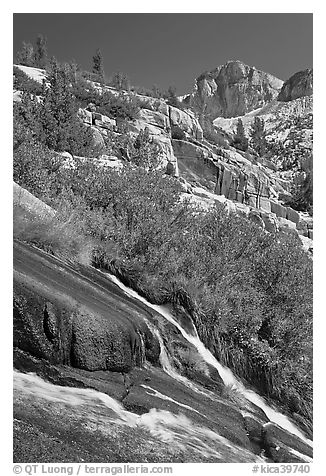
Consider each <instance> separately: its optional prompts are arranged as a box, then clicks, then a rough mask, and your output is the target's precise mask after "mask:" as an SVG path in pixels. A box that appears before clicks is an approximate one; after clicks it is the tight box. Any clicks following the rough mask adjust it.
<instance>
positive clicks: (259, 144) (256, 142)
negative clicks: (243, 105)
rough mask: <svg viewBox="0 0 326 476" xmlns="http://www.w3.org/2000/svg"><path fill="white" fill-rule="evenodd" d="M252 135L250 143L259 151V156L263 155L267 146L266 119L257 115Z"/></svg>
mask: <svg viewBox="0 0 326 476" xmlns="http://www.w3.org/2000/svg"><path fill="white" fill-rule="evenodd" d="M250 137H251V141H250V144H251V146H252V148H253V149H254V150H255V151H256V152H257V154H258V155H259V156H263V155H264V153H265V152H266V148H267V141H266V131H265V121H264V119H262V118H260V117H258V116H256V117H255V120H254V123H253V125H252V127H251V130H250Z"/></svg>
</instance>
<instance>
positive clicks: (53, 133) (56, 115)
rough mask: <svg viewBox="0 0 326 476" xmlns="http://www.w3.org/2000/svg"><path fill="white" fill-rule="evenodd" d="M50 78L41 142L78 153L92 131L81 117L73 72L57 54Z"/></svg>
mask: <svg viewBox="0 0 326 476" xmlns="http://www.w3.org/2000/svg"><path fill="white" fill-rule="evenodd" d="M47 80H48V83H49V85H48V86H47V87H45V86H44V100H43V103H42V104H41V106H40V123H41V129H42V132H41V137H40V139H41V142H43V143H45V144H46V145H47V146H48V147H49V148H50V149H54V150H57V151H63V150H67V151H68V152H71V153H73V154H75V153H77V154H78V151H79V150H82V149H83V147H86V146H87V145H88V144H89V143H90V142H91V132H90V131H89V130H86V129H85V128H84V126H83V125H82V124H81V123H80V121H79V120H78V118H77V104H76V101H75V98H74V96H73V93H72V88H71V83H70V78H69V75H68V74H67V72H66V71H65V68H64V67H62V66H60V65H59V64H58V62H57V61H56V59H55V58H52V59H51V62H50V67H49V73H48V77H47Z"/></svg>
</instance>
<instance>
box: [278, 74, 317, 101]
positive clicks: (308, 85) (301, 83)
mask: <svg viewBox="0 0 326 476" xmlns="http://www.w3.org/2000/svg"><path fill="white" fill-rule="evenodd" d="M312 83H313V73H312V69H305V70H304V71H298V72H297V73H295V74H293V75H292V76H291V77H290V78H289V79H288V80H287V81H285V83H284V84H283V86H282V89H281V91H280V93H279V95H278V97H277V100H278V101H282V102H287V101H293V100H294V99H298V98H301V97H304V96H311V95H312Z"/></svg>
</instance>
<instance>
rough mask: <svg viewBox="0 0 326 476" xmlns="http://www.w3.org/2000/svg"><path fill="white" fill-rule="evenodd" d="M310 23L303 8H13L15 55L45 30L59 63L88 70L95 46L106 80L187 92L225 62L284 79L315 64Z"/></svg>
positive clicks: (90, 66)
mask: <svg viewBox="0 0 326 476" xmlns="http://www.w3.org/2000/svg"><path fill="white" fill-rule="evenodd" d="M312 23H313V22H312V14H307V13H288V14H287V13H267V14H261V13H231V14H222V13H196V14H190V13H185V14H184V13H182V14H175V13H170V14H163V13H159V14H156V13H123V14H120V13H103V14H97V13H93V14H89V13H86V14H82V13H71V14H68V13H46V14H45V13H36V14H35V13H17V14H14V15H13V27H14V28H13V31H14V36H13V54H15V52H16V51H17V50H19V49H20V47H21V44H22V41H26V42H31V43H35V40H36V37H37V35H38V34H43V35H44V36H46V37H47V44H48V51H49V54H50V56H52V55H54V56H55V57H56V58H57V59H58V60H59V61H70V60H72V59H74V60H75V61H77V63H78V64H79V65H80V66H81V68H82V69H86V70H91V68H92V57H93V55H94V54H95V51H96V49H97V48H100V50H101V52H102V56H103V60H104V70H105V74H106V76H107V77H108V78H109V77H110V76H112V74H113V73H115V72H117V71H122V72H124V73H125V74H127V76H128V77H129V78H130V81H131V84H133V85H136V86H144V87H147V88H151V87H152V86H153V85H154V84H155V85H157V86H159V87H160V88H163V89H167V88H168V87H169V86H175V87H176V88H177V93H178V94H185V93H187V92H189V91H190V90H191V89H192V87H193V84H194V80H195V78H196V77H198V76H199V75H200V74H201V73H202V72H204V71H210V70H212V69H214V68H216V67H217V66H219V65H221V64H224V63H225V62H226V61H228V60H237V59H238V60H241V61H243V62H244V63H246V64H248V65H250V66H255V67H256V68H257V69H260V70H262V71H266V72H269V73H271V74H273V75H275V76H276V77H278V78H280V79H283V80H286V79H287V78H289V77H290V76H291V75H292V74H294V73H295V72H297V71H300V70H302V69H306V68H309V67H312V36H313V30H312Z"/></svg>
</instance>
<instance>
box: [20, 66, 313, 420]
mask: <svg viewBox="0 0 326 476" xmlns="http://www.w3.org/2000/svg"><path fill="white" fill-rule="evenodd" d="M73 76H74V75H72V76H71V75H69V72H67V69H65V68H64V67H62V66H60V65H58V64H57V62H55V61H53V62H52V63H51V67H50V73H49V74H48V81H49V87H48V88H45V86H44V89H43V94H42V98H41V100H40V101H38V100H37V99H36V98H35V97H34V96H32V97H31V94H30V92H26V93H25V95H24V97H23V100H22V102H21V103H20V104H19V105H17V106H15V109H14V179H15V181H16V182H17V183H18V184H20V185H21V186H23V187H25V188H27V189H28V190H29V191H30V192H31V193H33V194H35V195H36V196H38V197H39V198H41V199H43V200H45V201H46V202H47V203H48V204H50V205H51V206H53V207H54V208H55V209H57V210H58V213H57V216H56V218H55V223H56V226H53V225H54V222H51V221H48V222H47V223H46V224H45V225H44V223H42V222H40V221H39V220H35V221H34V222H31V223H29V224H24V226H22V227H18V228H16V233H17V236H18V237H19V238H20V239H23V240H24V239H25V240H27V241H30V242H33V243H34V244H37V245H38V246H40V247H43V248H45V249H47V250H48V251H52V252H53V253H56V254H61V255H62V254H64V255H66V256H67V255H69V254H70V253H73V252H72V251H71V250H72V248H73V247H72V246H71V244H72V243H76V247H75V249H76V250H78V253H76V256H75V258H76V259H81V256H82V257H83V258H82V259H83V260H84V259H85V256H87V259H89V262H90V263H92V264H93V265H95V266H97V267H101V268H104V269H109V270H110V271H111V272H114V273H115V274H117V275H118V276H119V277H120V278H121V279H122V280H123V281H124V282H125V283H126V284H128V285H131V286H132V287H134V288H136V289H137V290H138V291H139V292H140V293H141V294H143V295H145V296H146V297H147V298H148V299H149V300H151V301H152V302H156V303H165V304H169V305H170V306H171V307H172V308H173V309H174V311H175V312H176V313H177V312H179V311H180V309H181V310H183V312H186V313H187V314H188V315H190V316H191V318H192V319H193V321H194V322H195V324H196V327H197V329H198V333H199V335H200V337H201V339H202V340H203V341H204V342H205V344H206V345H207V346H208V347H209V348H210V350H211V351H212V352H214V353H215V355H216V356H217V357H218V358H219V359H220V360H221V362H223V363H225V364H227V365H230V367H231V368H232V369H233V370H234V371H235V372H236V373H237V374H238V375H241V376H242V378H244V379H246V380H247V381H248V382H249V383H251V384H252V385H254V386H256V387H257V388H258V389H259V390H260V391H261V392H262V393H263V394H265V395H266V396H268V397H270V398H272V399H274V400H276V401H278V403H279V404H282V405H284V406H285V408H286V409H287V410H288V411H289V412H291V413H295V414H298V415H299V416H300V417H301V418H303V419H304V420H305V422H306V423H307V425H308V426H310V425H311V414H312V413H311V406H312V348H311V345H312V344H311V343H312V338H311V331H312V262H311V259H310V258H309V256H308V255H307V254H306V253H305V252H304V251H303V250H302V247H301V242H300V240H299V239H298V238H297V237H294V236H290V235H286V234H283V233H281V232H277V233H269V234H267V233H265V232H264V231H263V230H262V229H261V228H259V227H258V226H256V225H255V224H254V223H252V222H250V221H249V220H248V219H247V218H245V217H241V216H237V215H233V214H228V213H227V212H226V210H225V209H224V208H223V207H222V206H217V205H216V207H215V208H212V209H211V210H209V211H208V212H206V213H199V210H197V209H196V208H194V206H193V205H190V203H188V202H187V201H181V200H180V196H181V195H180V194H181V191H182V189H181V187H180V184H179V182H178V181H176V180H175V179H174V178H172V177H170V176H167V175H163V174H162V171H158V170H154V169H155V168H156V166H157V156H158V152H157V149H156V147H155V144H153V143H152V142H151V141H150V140H149V135H148V133H147V132H142V133H141V134H139V136H138V137H137V139H136V140H135V141H134V142H133V143H130V138H128V137H127V136H126V135H125V136H124V135H122V136H121V137H120V139H119V140H120V141H122V142H121V144H122V143H123V141H125V142H126V143H127V142H129V152H130V151H131V153H130V162H131V163H129V164H128V163H127V164H126V165H125V167H124V168H123V170H122V171H121V172H117V171H115V170H112V169H109V168H101V169H99V167H98V166H97V165H95V164H94V163H92V162H91V161H85V162H81V163H78V162H76V165H75V167H74V168H70V169H67V168H63V167H62V166H61V165H60V162H59V161H58V158H57V155H56V154H55V153H54V152H53V151H62V150H68V151H71V152H72V153H73V154H77V155H85V156H87V154H89V153H90V150H91V133H90V128H86V127H85V126H84V125H82V124H81V122H79V120H78V119H77V115H76V112H77V108H78V105H85V103H88V102H93V103H94V104H96V105H97V106H98V110H99V112H102V113H103V114H106V115H109V116H113V117H116V118H122V119H126V118H127V119H133V118H134V117H135V114H136V111H137V110H138V107H139V105H138V104H137V102H136V101H137V100H136V99H133V96H131V95H125V94H124V93H123V92H121V94H120V95H117V96H116V95H113V94H112V93H110V92H109V91H104V92H103V93H102V94H99V93H98V92H96V91H95V90H94V89H92V88H91V87H90V86H89V87H87V88H85V89H83V84H84V83H82V81H81V82H79V83H78V81H74V79H73ZM256 119H257V120H256ZM256 119H255V123H254V126H253V128H252V131H251V145H252V146H253V148H254V149H255V150H256V151H257V153H259V154H260V155H261V154H263V153H264V150H265V132H264V124H263V122H262V121H261V120H260V119H259V118H256ZM204 137H205V138H207V139H208V137H209V139H208V140H211V141H212V142H213V143H217V144H219V145H222V144H220V143H221V141H222V140H223V141H224V142H225V139H224V138H222V137H220V136H219V134H218V132H215V133H214V132H213V131H211V130H206V131H205V130H204ZM223 145H224V143H223ZM122 147H125V148H127V144H125V145H123V144H122ZM88 156H90V155H88ZM135 165H136V166H137V167H136V166H135ZM307 176H308V175H307ZM307 180H308V179H307ZM308 182H309V180H308ZM308 185H309V184H308V183H306V182H305V181H304V183H302V184H301V189H300V190H302V189H304V190H305V196H309V194H310V193H311V191H310V190H311V189H310V188H309V186H308ZM300 193H301V192H300ZM298 206H299V205H298ZM300 206H301V205H300ZM42 227H43V228H42ZM63 229H64V230H65V233H62V230H63ZM67 236H69V239H67ZM83 249H85V254H83V253H82V251H83ZM86 250H87V253H86Z"/></svg>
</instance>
